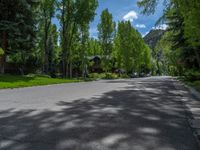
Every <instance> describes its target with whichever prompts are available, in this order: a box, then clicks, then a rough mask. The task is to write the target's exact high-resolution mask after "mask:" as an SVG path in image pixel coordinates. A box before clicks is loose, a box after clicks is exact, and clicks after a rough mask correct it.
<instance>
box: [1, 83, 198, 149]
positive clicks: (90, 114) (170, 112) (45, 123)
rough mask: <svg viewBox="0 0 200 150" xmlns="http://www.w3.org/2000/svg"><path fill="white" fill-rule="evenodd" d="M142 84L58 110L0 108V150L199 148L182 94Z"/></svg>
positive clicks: (169, 87)
mask: <svg viewBox="0 0 200 150" xmlns="http://www.w3.org/2000/svg"><path fill="white" fill-rule="evenodd" d="M138 84H140V83H138ZM141 86H142V87H140V89H138V87H137V86H135V85H132V84H130V86H129V87H127V88H126V89H125V90H120V91H111V92H108V93H105V94H103V95H101V96H98V95H97V96H94V97H92V98H90V99H78V100H75V101H73V102H67V101H59V102H58V103H57V104H56V106H58V107H60V110H59V111H50V110H42V111H38V110H15V109H8V110H2V111H0V148H1V150H197V149H198V148H197V144H196V143H195V139H194V137H193V135H192V132H191V130H190V128H189V126H188V122H187V118H186V117H187V116H188V114H187V112H186V111H185V109H184V106H183V105H182V102H181V98H182V96H181V95H180V94H179V93H177V91H176V90H173V89H174V87H173V85H172V84H166V86H163V83H162V82H156V83H148V82H143V84H141ZM141 89H142V90H141Z"/></svg>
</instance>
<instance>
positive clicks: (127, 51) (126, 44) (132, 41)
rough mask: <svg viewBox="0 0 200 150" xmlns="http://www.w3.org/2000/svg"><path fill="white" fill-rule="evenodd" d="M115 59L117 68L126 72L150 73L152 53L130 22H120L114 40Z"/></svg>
mask: <svg viewBox="0 0 200 150" xmlns="http://www.w3.org/2000/svg"><path fill="white" fill-rule="evenodd" d="M113 57H115V59H116V60H117V64H116V67H117V68H121V69H125V70H126V72H128V73H132V72H133V71H135V72H142V71H143V72H145V73H146V72H148V71H147V70H149V69H150V68H151V64H150V63H151V52H150V49H149V47H148V46H147V45H146V44H145V43H144V41H143V39H142V37H141V35H140V34H139V33H138V32H137V31H136V30H135V29H134V28H133V27H132V26H131V23H130V22H129V21H128V22H119V24H118V30H117V34H116V37H115V40H114V52H113Z"/></svg>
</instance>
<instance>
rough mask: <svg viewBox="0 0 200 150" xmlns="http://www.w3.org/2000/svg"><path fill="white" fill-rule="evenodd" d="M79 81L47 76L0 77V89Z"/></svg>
mask: <svg viewBox="0 0 200 150" xmlns="http://www.w3.org/2000/svg"><path fill="white" fill-rule="evenodd" d="M80 81H81V80H78V79H59V78H50V77H47V76H39V75H28V76H16V75H0V89H6V88H19V87H29V86H39V85H50V84H60V83H72V82H80Z"/></svg>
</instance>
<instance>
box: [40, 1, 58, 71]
mask: <svg viewBox="0 0 200 150" xmlns="http://www.w3.org/2000/svg"><path fill="white" fill-rule="evenodd" d="M55 9H56V0H42V1H40V5H39V13H40V19H39V20H40V21H39V24H40V25H39V26H40V32H42V34H41V36H42V38H41V40H42V42H43V44H42V45H43V46H42V49H43V51H44V61H43V62H44V67H43V69H44V70H43V71H44V72H45V73H46V74H48V73H49V71H50V62H49V53H50V52H49V49H48V47H49V46H48V40H49V38H51V37H50V29H51V24H52V18H53V17H54V15H55V11H56V10H55Z"/></svg>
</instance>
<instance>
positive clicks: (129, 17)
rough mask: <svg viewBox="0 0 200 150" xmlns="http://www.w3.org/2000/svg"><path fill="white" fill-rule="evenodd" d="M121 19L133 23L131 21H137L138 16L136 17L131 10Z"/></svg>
mask: <svg viewBox="0 0 200 150" xmlns="http://www.w3.org/2000/svg"><path fill="white" fill-rule="evenodd" d="M123 19H124V20H125V21H130V22H133V20H135V19H138V15H137V13H136V12H135V11H134V10H132V11H130V12H128V13H127V14H126V15H125V16H124V17H123Z"/></svg>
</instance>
